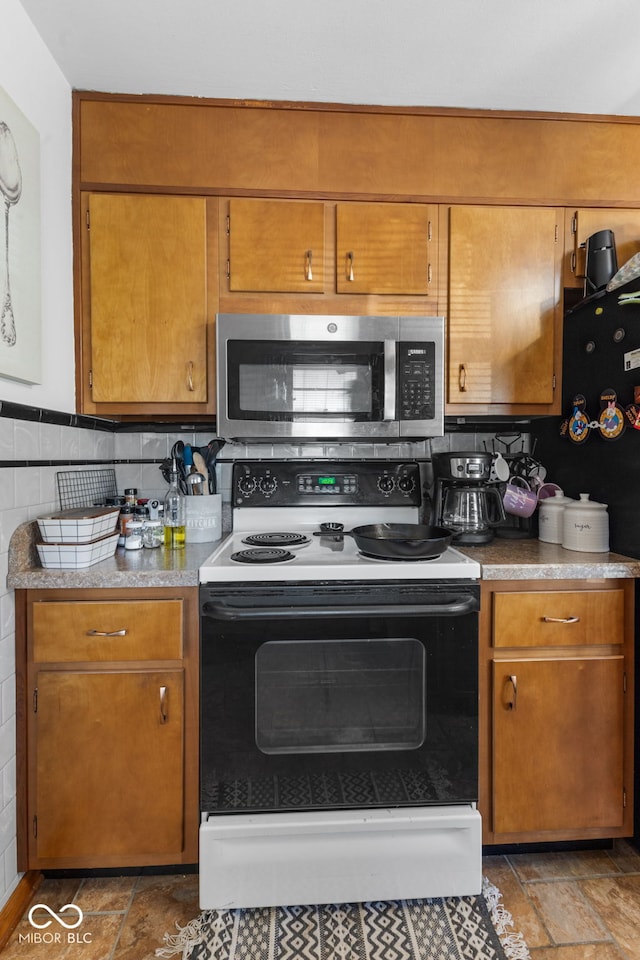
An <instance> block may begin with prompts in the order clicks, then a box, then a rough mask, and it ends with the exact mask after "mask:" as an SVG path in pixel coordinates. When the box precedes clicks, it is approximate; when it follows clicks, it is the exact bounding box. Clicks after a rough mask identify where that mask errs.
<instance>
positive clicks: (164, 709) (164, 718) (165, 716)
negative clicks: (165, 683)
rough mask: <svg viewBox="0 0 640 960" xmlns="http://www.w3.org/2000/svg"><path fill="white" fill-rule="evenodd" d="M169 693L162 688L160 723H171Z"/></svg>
mask: <svg viewBox="0 0 640 960" xmlns="http://www.w3.org/2000/svg"><path fill="white" fill-rule="evenodd" d="M168 699H169V693H168V690H167V688H166V687H160V723H169V707H168V703H167V701H168Z"/></svg>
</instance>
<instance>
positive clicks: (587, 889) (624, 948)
mask: <svg viewBox="0 0 640 960" xmlns="http://www.w3.org/2000/svg"><path fill="white" fill-rule="evenodd" d="M483 868H484V873H485V874H486V875H487V876H488V877H489V879H490V880H491V881H492V883H494V884H495V885H496V886H497V887H498V888H499V889H500V891H501V893H502V897H503V904H504V906H505V907H506V909H507V910H509V911H510V912H511V914H512V916H513V919H514V930H515V931H520V932H521V933H522V934H523V935H524V937H525V939H526V941H527V944H528V946H529V949H530V951H531V960H640V851H638V850H636V849H635V848H634V847H632V846H630V845H629V844H628V843H626V842H625V841H620V842H617V843H616V844H615V846H614V847H613V849H611V850H592V851H580V852H568V853H546V854H539V853H537V854H516V855H509V856H488V857H485V858H484V863H483ZM33 902H34V903H46V904H47V905H48V906H49V907H50V908H51V909H52V910H56V909H58V910H59V909H60V907H62V906H63V905H64V904H66V903H73V904H76V905H77V906H79V907H80V908H81V909H82V911H83V913H84V919H83V922H82V925H81V926H80V927H79V928H78V939H77V940H76V941H75V942H72V943H67V942H66V934H65V943H64V944H61V943H55V942H54V943H53V944H51V943H34V942H33V936H32V935H33V930H34V928H33V927H32V926H30V925H29V923H28V921H27V919H26V916H25V917H24V918H23V920H22V921H21V923H20V925H19V926H18V927H17V928H16V930H15V932H14V933H13V935H12V937H11V939H10V940H9V942H8V944H7V946H6V947H5V949H4V950H3V951H2V953H1V954H0V960H44V958H48V960H70V958H77V960H155V951H156V949H157V948H158V947H161V946H162V936H163V934H164V933H165V931H169V932H175V924H176V923H178V924H180V925H184V924H185V923H187V922H188V921H189V920H191V919H193V918H194V917H195V916H197V914H198V878H197V875H196V874H187V875H172V876H142V877H115V878H95V877H92V878H86V879H64V880H58V879H55V880H54V879H45V880H44V881H43V883H42V885H41V886H40V888H39V889H38V891H37V892H36V894H35V896H34V901H33ZM45 918H46V915H45V914H43V916H42V919H43V920H44V919H45ZM36 919H37V916H36ZM21 937H22V939H21Z"/></svg>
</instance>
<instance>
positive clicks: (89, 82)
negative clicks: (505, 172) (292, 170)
mask: <svg viewBox="0 0 640 960" xmlns="http://www.w3.org/2000/svg"><path fill="white" fill-rule="evenodd" d="M21 3H22V5H23V7H24V9H25V10H26V12H27V14H28V15H29V16H30V18H31V19H32V21H33V23H34V25H35V27H36V29H37V30H38V32H39V33H40V35H41V36H42V38H43V40H44V41H45V43H46V45H47V46H48V48H49V49H50V50H51V52H52V54H53V56H54V58H55V60H56V61H57V63H58V65H59V66H60V68H61V70H62V72H63V73H64V75H65V77H66V78H67V80H68V82H69V83H70V85H71V86H72V87H74V88H75V89H82V90H100V91H106V92H111V93H134V94H137V93H159V94H174V95H191V96H202V97H223V98H227V97H229V98H241V99H242V98H247V99H259V100H302V101H329V102H339V103H370V104H371V103H373V104H392V105H399V106H405V105H406V106H413V105H420V106H433V107H471V108H492V109H507V110H541V111H561V112H565V111H566V112H574V113H604V114H624V115H631V116H638V115H640V55H639V51H638V44H639V43H640V3H638V0H528V2H525V0H437V2H436V0H315V2H309V0H224V2H223V0H108V2H105V0H53V2H52V0H21Z"/></svg>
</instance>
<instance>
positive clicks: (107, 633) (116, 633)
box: [87, 630, 127, 637]
mask: <svg viewBox="0 0 640 960" xmlns="http://www.w3.org/2000/svg"><path fill="white" fill-rule="evenodd" d="M126 635H127V631H126V630H87V636H88V637H126Z"/></svg>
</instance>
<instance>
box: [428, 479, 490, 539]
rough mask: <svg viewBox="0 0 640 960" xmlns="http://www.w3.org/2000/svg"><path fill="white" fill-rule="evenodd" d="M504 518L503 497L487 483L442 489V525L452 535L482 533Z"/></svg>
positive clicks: (451, 486)
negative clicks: (450, 531) (451, 532)
mask: <svg viewBox="0 0 640 960" xmlns="http://www.w3.org/2000/svg"><path fill="white" fill-rule="evenodd" d="M504 518H505V514H504V507H503V504H502V497H501V496H500V492H499V491H498V488H497V487H495V486H491V485H490V484H482V485H478V486H470V485H467V484H456V485H453V484H452V485H450V486H448V487H447V488H446V489H445V490H444V502H443V505H442V514H441V517H440V518H439V519H440V520H441V522H442V525H443V526H444V527H446V528H447V529H448V530H452V531H453V532H454V533H455V534H465V533H469V532H471V533H474V534H475V533H482V532H483V531H488V530H490V529H491V528H492V527H495V526H497V525H498V524H499V523H502V521H503V520H504Z"/></svg>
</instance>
